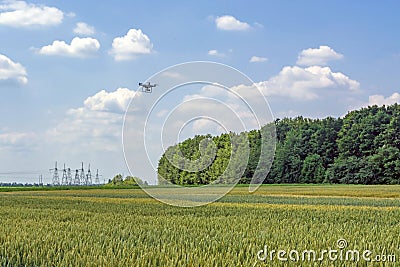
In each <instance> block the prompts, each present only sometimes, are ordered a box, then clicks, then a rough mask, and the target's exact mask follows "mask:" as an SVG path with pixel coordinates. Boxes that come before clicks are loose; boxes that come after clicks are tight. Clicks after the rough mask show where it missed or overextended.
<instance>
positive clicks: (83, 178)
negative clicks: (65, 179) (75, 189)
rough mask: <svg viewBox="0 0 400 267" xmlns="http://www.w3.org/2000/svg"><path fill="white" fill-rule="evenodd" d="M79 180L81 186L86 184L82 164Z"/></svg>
mask: <svg viewBox="0 0 400 267" xmlns="http://www.w3.org/2000/svg"><path fill="white" fill-rule="evenodd" d="M79 179H80V180H81V185H85V184H86V179H85V170H84V169H83V162H82V168H81V175H80V177H79Z"/></svg>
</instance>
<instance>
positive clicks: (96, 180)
mask: <svg viewBox="0 0 400 267" xmlns="http://www.w3.org/2000/svg"><path fill="white" fill-rule="evenodd" d="M100 176H102V175H99V169H97V171H96V178H95V180H94V183H95V184H97V185H98V184H100Z"/></svg>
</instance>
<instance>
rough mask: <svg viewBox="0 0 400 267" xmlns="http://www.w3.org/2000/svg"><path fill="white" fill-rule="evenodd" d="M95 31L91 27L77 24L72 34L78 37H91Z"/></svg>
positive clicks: (82, 23)
mask: <svg viewBox="0 0 400 267" xmlns="http://www.w3.org/2000/svg"><path fill="white" fill-rule="evenodd" d="M95 32H96V30H95V29H94V27H93V26H90V25H88V24H86V23H84V22H78V23H77V24H76V26H75V29H74V33H76V34H78V35H84V36H87V35H93V34H95Z"/></svg>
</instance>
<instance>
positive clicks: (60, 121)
mask: <svg viewBox="0 0 400 267" xmlns="http://www.w3.org/2000/svg"><path fill="white" fill-rule="evenodd" d="M0 3H1V4H0V40H1V41H0V92H1V98H0V112H1V114H2V116H1V117H0V162H1V163H0V182H2V181H3V182H6V181H15V180H19V181H24V182H25V181H32V182H33V181H36V180H37V176H38V175H39V174H43V175H44V177H45V182H50V177H51V175H50V173H49V171H48V169H49V168H50V167H52V165H53V162H54V161H56V160H57V161H59V163H60V164H62V163H64V162H65V163H66V164H67V165H68V166H70V167H71V168H73V169H75V168H78V167H79V164H80V162H81V161H84V162H85V164H87V163H89V162H90V163H91V164H92V168H94V169H96V168H99V169H100V171H101V173H102V174H103V177H104V178H110V177H112V176H113V175H114V174H116V173H118V172H122V173H124V174H125V175H127V174H128V170H127V168H126V166H125V161H124V157H123V153H122V144H121V129H122V118H123V113H124V111H125V109H126V108H127V106H128V103H129V101H130V99H131V98H132V97H133V95H134V91H136V90H137V89H138V88H137V82H139V81H144V80H146V79H147V78H148V77H150V76H151V75H153V74H154V73H157V72H158V71H160V70H162V69H164V68H167V67H169V66H171V65H174V64H179V63H182V62H188V61H196V60H205V61H215V62H219V63H223V64H227V65H229V66H232V67H234V68H236V69H238V70H239V71H241V72H243V73H244V74H246V75H247V76H249V77H250V78H251V79H252V80H253V81H254V82H255V84H257V86H259V87H260V88H261V91H262V92H263V93H264V96H265V97H266V98H267V100H268V102H269V105H270V107H271V110H272V112H273V114H274V116H275V117H283V116H297V115H303V116H307V117H314V118H315V117H325V116H342V115H344V114H346V112H347V111H349V110H352V109H356V108H360V107H362V106H367V105H372V104H378V105H382V104H393V103H395V102H399V101H400V95H399V92H400V80H399V78H398V77H399V69H400V35H399V33H398V29H399V28H400V20H399V19H398V10H400V9H399V8H400V3H399V2H398V1H384V2H378V1H332V2H326V1H296V2H295V1H209V2H205V1H26V2H23V1H3V2H0ZM73 40H74V41H73ZM251 59H252V60H251ZM199 90H201V89H199ZM176 101H177V102H179V101H181V99H177V100H176ZM170 104H171V106H174V105H176V103H174V102H173V101H172V100H171V103H170ZM205 125H206V124H205ZM207 130H208V129H207V128H206V129H201V132H202V133H203V132H207ZM210 132H213V130H212V129H210ZM195 133H196V132H195V131H194V130H193V134H195ZM20 172H27V173H29V175H27V174H21V173H20ZM10 173H12V174H10ZM133 174H134V175H136V174H135V172H134V171H133ZM138 175H139V174H138ZM141 175H145V174H141Z"/></svg>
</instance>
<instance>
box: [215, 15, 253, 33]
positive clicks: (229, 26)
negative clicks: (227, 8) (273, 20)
mask: <svg viewBox="0 0 400 267" xmlns="http://www.w3.org/2000/svg"><path fill="white" fill-rule="evenodd" d="M215 25H216V26H217V28H218V29H220V30H225V31H244V30H248V29H250V25H249V24H248V23H246V22H241V21H239V20H238V19H236V18H235V17H233V16H229V15H225V16H222V17H217V18H216V19H215Z"/></svg>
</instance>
